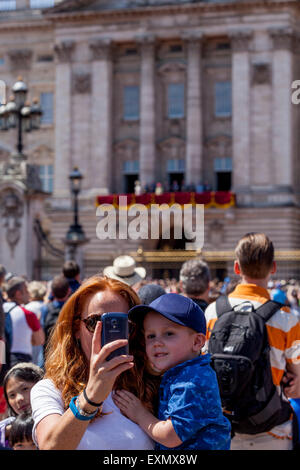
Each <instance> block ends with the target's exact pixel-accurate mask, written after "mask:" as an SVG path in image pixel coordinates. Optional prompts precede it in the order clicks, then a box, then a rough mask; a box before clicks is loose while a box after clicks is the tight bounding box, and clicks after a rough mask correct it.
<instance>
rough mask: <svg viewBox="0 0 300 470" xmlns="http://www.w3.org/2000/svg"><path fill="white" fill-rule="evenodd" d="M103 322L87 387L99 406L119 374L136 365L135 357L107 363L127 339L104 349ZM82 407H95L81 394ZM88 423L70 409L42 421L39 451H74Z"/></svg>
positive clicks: (95, 341) (96, 337)
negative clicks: (110, 356)
mask: <svg viewBox="0 0 300 470" xmlns="http://www.w3.org/2000/svg"><path fill="white" fill-rule="evenodd" d="M101 327H102V325H101V322H98V323H97V327H96V330H95V333H94V336H93V341H92V353H91V360H90V374H89V379H88V383H87V387H86V391H87V396H88V398H89V399H90V400H91V401H93V402H96V403H100V402H103V401H104V400H105V399H106V398H107V396H108V395H109V394H110V392H111V390H112V387H113V384H114V382H115V380H116V378H117V376H118V375H119V374H121V373H122V372H124V371H125V370H127V369H130V368H131V367H132V366H133V362H132V359H133V358H132V356H118V357H114V358H113V359H111V360H110V361H106V358H107V357H108V355H109V354H110V353H111V352H112V351H114V350H115V349H118V348H120V347H121V346H124V345H125V344H126V343H127V340H117V341H113V342H112V343H109V344H107V345H105V346H103V348H102V349H101V340H100V338H101ZM79 404H80V407H81V409H82V410H83V411H85V412H87V413H91V412H93V411H96V407H93V406H91V405H90V404H88V403H87V402H86V400H85V398H84V396H83V394H82V393H81V394H80V395H79ZM88 424H89V421H82V420H79V419H77V418H76V417H75V416H74V414H73V412H72V411H71V410H70V409H69V408H68V409H67V410H66V411H65V413H64V414H63V415H59V414H57V413H54V414H51V415H48V416H46V417H45V418H43V419H42V420H41V421H40V422H39V423H38V424H37V427H36V437H37V442H38V447H39V449H40V450H73V449H76V448H77V446H78V444H79V442H80V441H81V439H82V437H83V435H84V433H85V431H86V429H87V426H88Z"/></svg>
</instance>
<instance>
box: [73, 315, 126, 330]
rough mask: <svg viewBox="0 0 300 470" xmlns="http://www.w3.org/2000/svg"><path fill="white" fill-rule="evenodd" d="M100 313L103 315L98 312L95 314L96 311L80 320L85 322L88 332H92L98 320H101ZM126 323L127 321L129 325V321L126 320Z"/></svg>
mask: <svg viewBox="0 0 300 470" xmlns="http://www.w3.org/2000/svg"><path fill="white" fill-rule="evenodd" d="M102 315H103V314H99V313H98V314H97V313H95V314H94V315H90V316H89V317H87V318H84V319H83V320H81V321H83V323H84V324H85V327H86V329H87V330H88V331H89V332H90V333H94V331H95V329H96V326H97V323H98V321H102V320H101V317H102ZM128 323H129V326H130V324H131V321H130V320H128Z"/></svg>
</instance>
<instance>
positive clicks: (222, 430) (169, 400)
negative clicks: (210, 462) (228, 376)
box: [155, 354, 231, 450]
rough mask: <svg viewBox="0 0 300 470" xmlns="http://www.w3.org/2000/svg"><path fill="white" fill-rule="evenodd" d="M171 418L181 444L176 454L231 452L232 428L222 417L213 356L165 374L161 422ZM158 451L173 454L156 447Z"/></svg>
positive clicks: (161, 395) (191, 362)
mask: <svg viewBox="0 0 300 470" xmlns="http://www.w3.org/2000/svg"><path fill="white" fill-rule="evenodd" d="M168 418H171V421H172V424H173V427H174V430H175V432H176V434H177V436H178V437H179V438H180V440H181V441H182V444H180V446H177V447H175V448H174V449H176V450H201V449H203V450H204V449H205V450H229V449H230V440H231V425H230V422H229V421H228V419H227V418H225V416H224V415H223V413H222V406H221V399H220V393H219V387H218V382H217V377H216V373H215V371H214V370H213V369H212V368H211V366H210V355H209V354H205V355H201V356H198V357H196V358H195V359H191V360H189V361H186V362H184V363H182V364H178V365H177V366H175V367H173V368H172V369H170V370H168V371H167V372H165V374H164V375H163V378H162V381H161V384H160V388H159V409H158V419H159V420H162V421H165V420H167V419H168ZM155 449H156V450H170V448H169V447H165V446H163V445H161V444H158V443H156V446H155Z"/></svg>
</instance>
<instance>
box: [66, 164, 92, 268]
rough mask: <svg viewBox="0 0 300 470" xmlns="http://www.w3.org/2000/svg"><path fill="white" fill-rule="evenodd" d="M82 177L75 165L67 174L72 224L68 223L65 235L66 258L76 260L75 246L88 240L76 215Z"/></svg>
mask: <svg viewBox="0 0 300 470" xmlns="http://www.w3.org/2000/svg"><path fill="white" fill-rule="evenodd" d="M82 179H83V176H82V174H81V173H80V171H79V169H78V168H77V167H74V168H73V170H72V171H71V173H70V175H69V180H70V191H71V193H72V196H73V224H71V225H70V227H69V230H68V232H67V235H66V239H65V244H66V245H67V246H68V248H69V250H68V254H67V258H68V259H73V260H76V254H77V247H78V246H79V245H83V244H84V243H87V242H88V239H87V238H86V236H85V233H84V231H83V228H82V226H81V225H80V224H79V216H78V195H79V193H80V190H81V181H82Z"/></svg>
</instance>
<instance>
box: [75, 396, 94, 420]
mask: <svg viewBox="0 0 300 470" xmlns="http://www.w3.org/2000/svg"><path fill="white" fill-rule="evenodd" d="M69 408H70V410H71V411H72V413H73V415H74V416H75V418H77V419H79V420H81V421H89V420H90V419H93V418H94V417H95V416H96V414H97V412H98V409H97V410H96V411H94V412H93V413H86V412H85V411H83V410H82V409H81V408H80V405H79V401H78V396H76V397H73V398H72V400H71V401H70V405H69Z"/></svg>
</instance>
